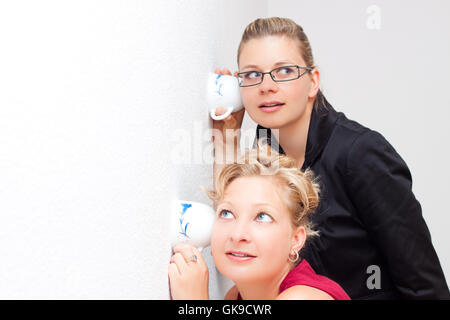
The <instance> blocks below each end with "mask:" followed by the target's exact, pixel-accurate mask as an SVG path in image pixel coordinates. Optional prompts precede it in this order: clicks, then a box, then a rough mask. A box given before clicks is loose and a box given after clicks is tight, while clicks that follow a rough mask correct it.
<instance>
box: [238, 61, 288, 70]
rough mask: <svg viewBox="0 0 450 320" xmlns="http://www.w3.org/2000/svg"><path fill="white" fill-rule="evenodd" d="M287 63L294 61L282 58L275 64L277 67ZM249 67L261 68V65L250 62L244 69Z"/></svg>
mask: <svg viewBox="0 0 450 320" xmlns="http://www.w3.org/2000/svg"><path fill="white" fill-rule="evenodd" d="M286 63H291V64H292V62H291V61H289V60H282V61H278V62H277V63H275V64H274V65H273V66H274V67H276V66H280V65H283V64H286ZM248 68H259V66H257V65H254V64H248V65H246V66H245V67H243V68H242V69H248Z"/></svg>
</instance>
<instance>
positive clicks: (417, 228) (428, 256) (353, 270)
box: [213, 18, 450, 299]
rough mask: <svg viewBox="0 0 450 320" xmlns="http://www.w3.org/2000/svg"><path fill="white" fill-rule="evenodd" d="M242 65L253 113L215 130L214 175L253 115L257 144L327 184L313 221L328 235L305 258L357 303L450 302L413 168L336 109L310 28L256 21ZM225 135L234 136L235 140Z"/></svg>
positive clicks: (232, 117) (246, 101) (314, 241)
mask: <svg viewBox="0 0 450 320" xmlns="http://www.w3.org/2000/svg"><path fill="white" fill-rule="evenodd" d="M237 60H238V67H239V72H236V73H235V75H236V76H238V77H239V80H240V85H241V95H242V99H243V103H244V107H245V110H242V111H240V112H238V113H234V114H231V115H230V116H229V117H228V118H227V119H225V120H223V121H214V128H216V129H217V131H216V133H215V135H214V137H213V138H214V143H215V150H216V164H215V176H217V172H218V171H219V170H220V168H221V167H222V166H223V159H232V158H233V155H231V156H230V155H227V158H225V157H224V154H223V153H224V151H223V150H232V151H233V152H234V153H238V152H239V150H237V148H238V147H239V129H240V126H241V123H242V118H243V116H244V112H247V113H248V115H249V116H250V117H251V118H252V119H253V120H254V121H255V122H256V123H257V124H258V128H257V132H256V137H257V138H260V137H263V138H266V139H267V141H268V142H269V143H270V144H271V145H272V147H273V148H274V149H276V150H277V151H279V152H280V153H283V154H286V155H288V156H290V157H292V158H293V159H295V161H296V163H297V166H298V167H299V168H302V170H306V169H308V168H309V169H310V170H312V171H313V172H314V174H315V175H316V176H317V177H318V178H319V181H320V184H321V185H320V187H321V190H322V199H321V202H320V204H319V207H318V209H317V214H315V215H314V216H313V222H314V223H315V225H316V226H317V229H318V231H320V234H321V236H320V237H317V238H315V239H312V240H311V241H309V242H308V244H307V246H306V247H305V248H304V249H303V250H302V256H303V257H304V258H306V260H307V261H308V262H309V263H310V264H311V266H312V267H313V269H314V270H315V271H316V272H318V273H320V274H323V275H325V276H328V277H330V278H332V279H333V280H335V281H336V282H338V283H339V284H340V285H341V286H342V287H343V288H344V289H345V290H346V292H347V293H348V294H349V295H350V297H352V299H355V298H357V299H394V298H403V299H405V298H406V299H450V293H449V290H448V287H447V284H446V281H445V277H444V274H443V272H442V268H441V266H440V263H439V259H438V257H437V255H436V252H435V250H434V248H433V245H432V242H431V236H430V233H429V231H428V228H427V226H426V224H425V221H424V219H423V217H422V211H421V206H420V204H419V202H418V201H417V200H416V198H415V197H414V194H413V193H412V190H411V185H412V182H411V174H410V171H409V169H408V167H407V165H406V163H405V162H404V161H403V160H402V158H401V157H400V156H399V155H398V153H397V152H396V151H395V150H394V148H393V147H392V146H391V145H390V144H389V143H388V142H387V141H386V139H384V137H383V136H382V135H381V134H379V133H377V132H375V131H373V130H370V129H368V128H365V127H363V126H362V125H360V124H359V123H357V122H355V121H351V120H349V119H347V118H346V117H345V115H344V114H343V113H340V112H337V111H335V110H334V109H333V107H332V106H331V104H330V103H328V101H327V100H326V99H325V97H324V95H323V94H322V92H321V91H320V89H319V87H320V73H319V71H318V69H317V68H316V66H315V64H314V59H313V55H312V50H311V46H310V43H309V41H308V38H307V36H306V34H305V33H304V31H303V29H302V28H301V27H300V26H299V25H297V24H296V23H295V22H293V21H292V20H290V19H285V18H266V19H257V20H255V21H253V22H252V23H250V24H249V25H248V26H247V28H246V29H245V31H244V34H243V36H242V40H241V43H240V45H239V49H238V56H237ZM345 70H346V71H347V72H351V69H349V68H346V69H345ZM216 72H218V73H226V74H231V73H230V71H229V70H227V69H224V70H219V69H217V70H216ZM349 94H351V92H350V91H349ZM361 107H364V106H361ZM393 107H394V106H393ZM226 129H229V130H234V131H235V132H234V135H228V137H229V136H232V137H233V138H232V139H230V138H227V135H225V134H224V132H225V131H226ZM221 133H222V134H221ZM233 148H234V150H233Z"/></svg>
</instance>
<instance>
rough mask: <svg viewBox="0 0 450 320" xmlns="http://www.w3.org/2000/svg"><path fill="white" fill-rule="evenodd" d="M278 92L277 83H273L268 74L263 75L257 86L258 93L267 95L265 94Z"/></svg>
mask: <svg viewBox="0 0 450 320" xmlns="http://www.w3.org/2000/svg"><path fill="white" fill-rule="evenodd" d="M277 91H278V83H276V82H275V81H273V79H272V77H271V76H270V74H267V73H266V74H264V77H263V81H262V82H261V83H260V84H259V92H260V93H263V94H264V93H267V92H272V93H274V92H277Z"/></svg>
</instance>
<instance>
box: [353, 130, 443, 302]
mask: <svg viewBox="0 0 450 320" xmlns="http://www.w3.org/2000/svg"><path fill="white" fill-rule="evenodd" d="M346 185H347V186H348V187H349V191H350V192H349V193H350V195H351V199H352V202H353V204H354V206H355V208H356V210H357V212H358V215H359V218H360V219H361V220H362V222H363V223H364V225H365V227H366V228H367V230H368V232H369V234H370V236H371V238H372V239H373V240H374V242H375V244H376V246H377V247H378V249H379V250H380V252H381V254H382V256H383V258H384V259H385V261H386V263H387V264H386V265H387V267H388V268H389V270H388V271H389V272H388V273H389V274H390V275H391V276H392V280H393V282H394V285H395V286H396V287H397V289H398V290H399V292H400V293H401V294H402V296H403V298H406V299H450V293H449V290H448V287H447V284H446V281H445V277H444V274H443V271H442V268H441V265H440V263H439V259H438V257H437V254H436V251H435V249H434V247H433V245H432V242H431V236H430V232H429V230H428V228H427V225H426V223H425V221H424V219H423V217H422V209H421V206H420V203H419V202H418V201H417V200H416V198H415V196H414V194H413V192H412V189H411V188H412V180H411V173H410V171H409V169H408V167H407V165H406V163H405V162H404V161H403V159H402V158H401V157H400V156H399V155H398V153H397V152H396V151H395V150H394V148H393V147H392V146H391V145H390V144H389V143H388V142H387V141H386V139H385V138H384V137H383V136H382V135H381V134H379V133H377V132H375V131H366V132H364V133H362V134H360V135H359V136H358V137H357V138H356V140H355V141H354V143H353V144H352V147H351V149H350V151H349V153H348V158H347V175H346Z"/></svg>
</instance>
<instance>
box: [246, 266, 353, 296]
mask: <svg viewBox="0 0 450 320" xmlns="http://www.w3.org/2000/svg"><path fill="white" fill-rule="evenodd" d="M298 285H302V286H308V287H313V288H316V289H319V290H322V291H324V292H326V293H328V294H329V295H330V296H332V297H333V298H334V299H335V300H350V297H349V296H348V295H347V293H345V291H344V289H342V287H341V286H340V285H338V284H337V283H336V282H334V281H333V280H331V279H329V278H327V277H325V276H321V275H318V274H317V273H316V272H315V271H314V270H313V268H311V266H310V265H309V263H308V262H307V261H306V260H305V259H303V260H302V262H300V263H299V265H298V266H296V267H295V268H294V269H292V270H291V271H289V273H288V274H287V276H286V278H284V279H283V281H282V282H281V284H280V290H279V293H281V292H283V291H284V290H286V289H288V288H290V287H293V286H298ZM237 300H242V298H241V295H240V294H239V293H238V296H237Z"/></svg>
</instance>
